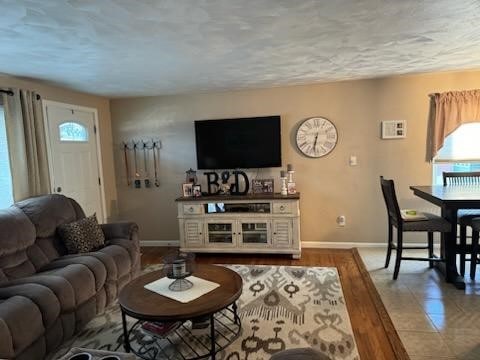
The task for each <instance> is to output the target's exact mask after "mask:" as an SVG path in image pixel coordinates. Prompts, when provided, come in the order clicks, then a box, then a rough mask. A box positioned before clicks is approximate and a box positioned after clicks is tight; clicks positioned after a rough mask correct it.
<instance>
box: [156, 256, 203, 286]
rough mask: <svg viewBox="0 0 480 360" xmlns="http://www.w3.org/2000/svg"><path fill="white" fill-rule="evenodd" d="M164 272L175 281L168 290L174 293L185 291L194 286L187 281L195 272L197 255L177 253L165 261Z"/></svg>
mask: <svg viewBox="0 0 480 360" xmlns="http://www.w3.org/2000/svg"><path fill="white" fill-rule="evenodd" d="M163 263H164V267H163V272H164V274H165V276H166V277H168V278H169V279H172V280H174V281H173V282H172V283H171V284H170V285H169V286H168V288H169V289H170V290H172V291H185V290H188V289H190V288H191V287H192V286H193V283H192V282H191V281H190V280H188V279H187V277H189V276H190V275H192V273H193V271H194V270H195V254H192V253H182V252H176V253H174V254H169V255H167V256H165V257H164V259H163Z"/></svg>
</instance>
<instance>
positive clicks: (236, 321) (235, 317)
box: [232, 302, 240, 325]
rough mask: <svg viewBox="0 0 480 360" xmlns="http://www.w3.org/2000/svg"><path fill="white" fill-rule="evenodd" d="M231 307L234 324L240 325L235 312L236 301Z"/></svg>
mask: <svg viewBox="0 0 480 360" xmlns="http://www.w3.org/2000/svg"><path fill="white" fill-rule="evenodd" d="M232 309H233V319H234V320H235V324H238V325H240V318H239V317H238V314H237V303H236V302H234V303H233V305H232Z"/></svg>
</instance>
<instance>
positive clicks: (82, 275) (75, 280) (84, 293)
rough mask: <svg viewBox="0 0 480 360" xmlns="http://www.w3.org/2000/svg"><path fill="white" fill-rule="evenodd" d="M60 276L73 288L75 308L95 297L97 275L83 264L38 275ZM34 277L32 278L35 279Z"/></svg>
mask: <svg viewBox="0 0 480 360" xmlns="http://www.w3.org/2000/svg"><path fill="white" fill-rule="evenodd" d="M42 274H43V275H49V276H54V277H55V276H58V277H61V278H63V279H65V280H67V281H68V283H69V285H70V286H71V287H72V288H73V292H74V296H75V306H78V305H81V304H83V303H84V302H85V301H87V300H88V299H90V298H91V297H92V296H94V295H95V292H96V291H95V275H94V273H93V272H92V271H91V270H90V269H89V268H88V267H87V266H85V265H83V264H72V265H67V266H65V267H62V268H59V269H55V270H49V271H43V272H41V273H39V274H38V275H42ZM34 277H35V276H33V277H32V278H34Z"/></svg>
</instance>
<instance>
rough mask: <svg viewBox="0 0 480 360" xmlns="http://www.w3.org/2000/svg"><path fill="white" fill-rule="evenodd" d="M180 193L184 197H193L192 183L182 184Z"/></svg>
mask: <svg viewBox="0 0 480 360" xmlns="http://www.w3.org/2000/svg"><path fill="white" fill-rule="evenodd" d="M182 193H183V196H184V197H191V196H193V184H192V183H185V184H182Z"/></svg>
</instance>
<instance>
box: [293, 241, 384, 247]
mask: <svg viewBox="0 0 480 360" xmlns="http://www.w3.org/2000/svg"><path fill="white" fill-rule="evenodd" d="M354 247H381V248H385V247H387V244H383V243H364V242H330V241H302V248H314V249H321V248H325V249H327V248H329V249H350V248H354Z"/></svg>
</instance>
